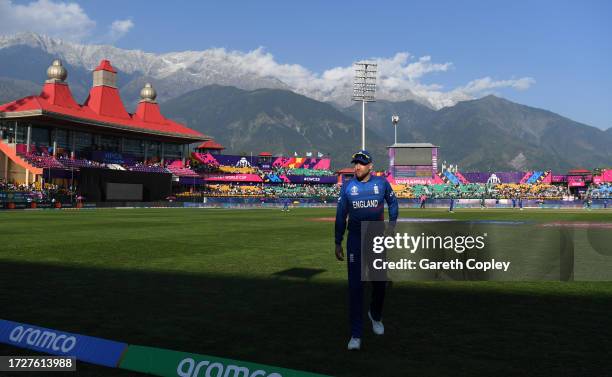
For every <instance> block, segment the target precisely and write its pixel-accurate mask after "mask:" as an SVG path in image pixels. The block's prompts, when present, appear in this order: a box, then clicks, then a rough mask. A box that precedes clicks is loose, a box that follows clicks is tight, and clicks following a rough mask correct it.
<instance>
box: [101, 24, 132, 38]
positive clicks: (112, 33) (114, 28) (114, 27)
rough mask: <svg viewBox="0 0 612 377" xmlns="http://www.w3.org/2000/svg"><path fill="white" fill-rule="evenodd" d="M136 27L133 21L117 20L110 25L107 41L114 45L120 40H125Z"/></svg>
mask: <svg viewBox="0 0 612 377" xmlns="http://www.w3.org/2000/svg"><path fill="white" fill-rule="evenodd" d="M133 27H134V22H132V20H130V19H127V20H115V21H113V23H112V24H111V25H110V27H109V30H108V34H107V35H106V38H105V39H106V40H107V42H109V43H114V42H116V41H118V40H119V39H121V38H123V36H125V35H126V34H127V33H128V32H129V31H130V30H131V29H132V28H133Z"/></svg>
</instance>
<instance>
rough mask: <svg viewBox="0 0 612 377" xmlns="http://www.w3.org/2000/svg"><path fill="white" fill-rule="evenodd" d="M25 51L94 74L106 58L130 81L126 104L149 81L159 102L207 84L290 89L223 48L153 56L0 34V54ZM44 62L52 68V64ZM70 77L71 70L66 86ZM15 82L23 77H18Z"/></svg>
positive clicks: (125, 88) (35, 36)
mask: <svg viewBox="0 0 612 377" xmlns="http://www.w3.org/2000/svg"><path fill="white" fill-rule="evenodd" d="M23 48H29V49H30V51H29V53H30V54H31V53H32V52H33V51H40V52H41V53H43V54H45V55H50V56H51V57H54V58H59V59H61V60H62V61H63V62H64V64H66V65H68V66H72V67H76V68H80V69H83V70H86V71H91V70H93V69H94V68H95V67H96V66H97V65H98V63H99V62H100V60H101V59H109V60H110V61H111V62H112V64H113V66H114V67H115V68H116V69H118V70H119V71H120V72H121V73H122V74H126V76H128V77H130V78H131V80H129V81H128V82H127V83H126V82H125V81H124V83H123V85H122V87H121V90H122V95H123V96H124V100H125V101H126V102H129V103H133V102H135V101H136V100H137V99H138V92H139V91H140V89H142V86H143V85H144V83H145V82H146V81H151V82H153V84H154V86H155V88H156V90H157V92H158V98H159V100H160V101H164V100H169V99H171V98H174V97H176V96H178V95H181V94H183V93H186V92H188V91H191V90H194V89H198V88H201V87H203V86H205V85H210V84H220V85H231V86H235V87H238V88H241V89H247V90H250V89H258V88H276V89H292V88H290V87H289V86H287V85H286V84H284V83H283V82H281V81H280V80H278V79H276V78H274V77H265V76H262V75H260V74H258V73H257V72H253V71H252V70H250V69H246V68H245V67H244V64H243V63H242V59H235V58H234V59H232V57H236V55H237V54H238V53H232V52H226V51H225V50H223V49H209V50H205V51H184V52H176V53H166V54H153V53H148V52H144V51H140V50H123V49H120V48H117V47H113V46H109V45H86V44H78V43H73V42H66V41H63V40H60V39H56V38H51V37H48V36H44V35H39V34H35V33H19V34H16V35H11V36H0V54H1V53H2V52H3V51H7V50H10V49H23ZM32 50H33V51H32ZM12 55H13V56H14V55H16V54H12ZM15 57H16V56H15ZM3 59H7V58H6V57H3ZM47 60H48V59H47ZM47 64H50V61H49V62H48V63H47ZM41 73H43V74H44V72H35V73H34V72H33V73H32V76H30V77H31V78H34V77H38V76H40V74H41ZM71 73H72V72H70V70H69V74H68V81H69V82H70V79H71ZM0 76H7V77H13V75H12V74H11V72H3V73H2V74H0ZM18 78H21V79H24V78H25V77H23V75H21V76H20V77H18ZM70 83H71V82H70ZM71 84H72V83H71ZM77 91H78V90H77Z"/></svg>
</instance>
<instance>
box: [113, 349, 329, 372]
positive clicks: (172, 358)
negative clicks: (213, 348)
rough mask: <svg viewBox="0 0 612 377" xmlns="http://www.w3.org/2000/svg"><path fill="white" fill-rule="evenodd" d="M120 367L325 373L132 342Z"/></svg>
mask: <svg viewBox="0 0 612 377" xmlns="http://www.w3.org/2000/svg"><path fill="white" fill-rule="evenodd" d="M119 368H121V369H127V370H131V371H135V372H143V373H148V374H152V375H155V376H168V377H170V376H174V377H201V376H223V377H324V376H323V375H321V374H314V373H308V372H301V371H297V370H291V369H285V368H279V367H274V366H270V365H262V364H255V363H249V362H245V361H238V360H232V359H224V358H220V357H214V356H207V355H198V354H194V353H186V352H178V351H171V350H166V349H162V348H153V347H144V346H132V345H131V346H129V347H128V349H127V352H126V353H125V356H124V357H123V359H122V361H121V364H120V365H119Z"/></svg>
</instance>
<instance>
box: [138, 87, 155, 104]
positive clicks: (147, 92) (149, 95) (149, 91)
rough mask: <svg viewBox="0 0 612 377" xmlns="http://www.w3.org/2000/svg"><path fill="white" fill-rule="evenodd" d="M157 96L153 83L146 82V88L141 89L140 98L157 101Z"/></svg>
mask: <svg viewBox="0 0 612 377" xmlns="http://www.w3.org/2000/svg"><path fill="white" fill-rule="evenodd" d="M155 98H157V92H156V91H155V89H153V85H151V84H150V83H146V84H145V86H144V88H142V90H141V91H140V100H141V101H147V102H155Z"/></svg>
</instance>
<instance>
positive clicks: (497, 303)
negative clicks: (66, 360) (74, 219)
mask: <svg viewBox="0 0 612 377" xmlns="http://www.w3.org/2000/svg"><path fill="white" fill-rule="evenodd" d="M291 270H292V269H290V270H289V271H291ZM549 284H550V285H549ZM366 286H368V284H366ZM508 287H509V288H508ZM547 287H548V288H547ZM572 287H573V288H572ZM568 288H572V289H571V292H568ZM555 291H556V292H555ZM564 291H565V292H568V294H563V292H564ZM611 292H612V284H610V283H604V284H600V285H596V284H592V283H591V284H588V283H585V284H582V285H577V283H572V285H569V284H567V283H565V284H564V283H542V284H534V283H526V284H523V285H521V284H514V285H505V284H503V283H495V284H489V283H482V284H480V283H465V284H464V283H428V284H395V286H394V289H393V291H392V292H389V295H388V296H387V300H386V306H385V312H384V321H385V327H386V334H385V336H384V337H375V336H374V335H372V332H371V329H370V328H369V321H368V320H367V317H365V316H364V327H365V329H364V343H363V346H364V348H363V350H362V351H361V353H357V354H355V353H349V352H347V351H346V350H345V347H346V342H347V340H348V335H349V328H348V314H347V286H346V282H344V281H341V282H338V283H330V282H320V281H317V280H314V281H313V280H308V279H276V278H254V277H243V276H229V275H211V274H205V273H200V274H187V273H177V272H161V271H157V272H156V271H150V270H147V271H143V270H111V269H102V268H91V267H88V268H85V267H78V266H72V267H68V266H58V265H51V264H33V263H32V264H28V263H17V262H6V261H3V262H0V318H2V319H8V320H13V321H18V322H25V323H30V324H34V325H39V326H44V327H49V328H52V329H58V330H63V331H69V332H75V333H80V334H84V335H90V336H96V337H102V338H107V339H113V340H118V341H123V342H127V343H130V344H139V345H148V346H156V347H162V348H168V349H174V350H179V351H187V352H193V353H201V354H208V355H216V356H221V357H227V358H233V359H239V360H245V361H252V362H257V363H262V364H270V365H277V366H283V367H288V368H292V369H298V370H306V371H312V372H319V373H324V374H329V375H333V376H338V377H339V376H347V377H348V376H351V377H355V376H368V377H370V376H375V377H382V376H406V375H418V376H446V375H452V376H477V375H487V376H490V375H499V374H500V373H501V375H504V376H512V375H520V376H524V375H529V376H537V375H546V376H550V375H581V376H586V375H598V374H599V375H604V374H606V373H607V371H610V370H612V361H611V360H610V357H609V350H610V349H612V315H610V313H612V294H611ZM365 297H366V298H367V297H369V295H368V293H367V292H366V294H365ZM364 301H365V302H366V303H367V301H368V300H367V299H366V300H364ZM364 313H365V308H364ZM16 353H20V354H32V352H31V351H18V350H17V349H15V348H12V347H9V346H4V345H0V354H2V355H11V354H16ZM88 371H89V372H88ZM78 375H79V376H92V377H93V376H127V375H131V374H126V373H125V372H122V371H116V370H112V369H107V368H98V367H91V366H90V367H84V368H83V369H81V370H80V371H79V372H78ZM54 376H59V374H57V375H55V374H54Z"/></svg>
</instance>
